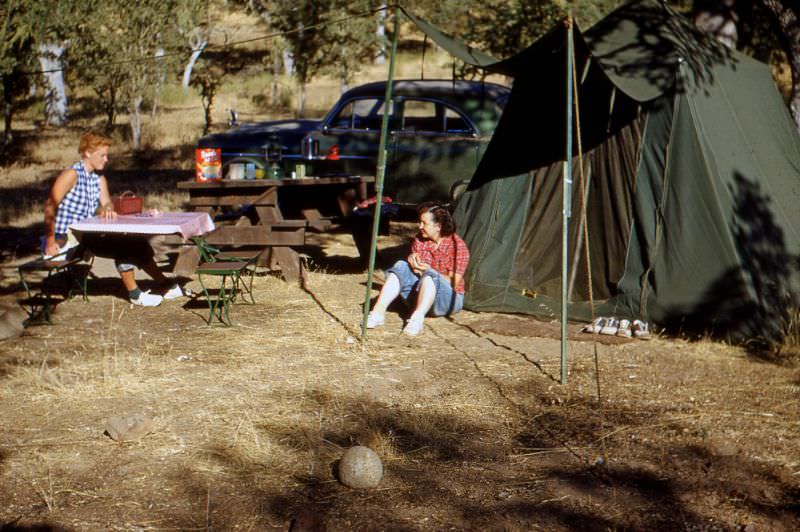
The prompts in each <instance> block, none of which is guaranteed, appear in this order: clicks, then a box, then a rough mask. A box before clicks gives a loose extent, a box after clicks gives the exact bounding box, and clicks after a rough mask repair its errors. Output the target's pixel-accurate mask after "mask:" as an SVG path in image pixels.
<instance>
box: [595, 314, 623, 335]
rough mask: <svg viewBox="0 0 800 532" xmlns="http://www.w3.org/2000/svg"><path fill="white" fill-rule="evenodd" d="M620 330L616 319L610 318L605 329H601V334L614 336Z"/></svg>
mask: <svg viewBox="0 0 800 532" xmlns="http://www.w3.org/2000/svg"><path fill="white" fill-rule="evenodd" d="M618 330H619V321H618V320H617V319H616V318H608V319H607V320H606V323H605V325H603V328H602V329H600V334H608V335H611V336H614V335H615V334H617V331H618Z"/></svg>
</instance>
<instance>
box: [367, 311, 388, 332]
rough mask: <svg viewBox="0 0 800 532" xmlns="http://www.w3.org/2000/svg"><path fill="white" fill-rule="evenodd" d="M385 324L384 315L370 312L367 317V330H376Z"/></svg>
mask: <svg viewBox="0 0 800 532" xmlns="http://www.w3.org/2000/svg"><path fill="white" fill-rule="evenodd" d="M384 323H386V314H378V313H377V312H370V313H369V315H368V316H367V329H377V328H378V327H380V326H382V325H383V324H384Z"/></svg>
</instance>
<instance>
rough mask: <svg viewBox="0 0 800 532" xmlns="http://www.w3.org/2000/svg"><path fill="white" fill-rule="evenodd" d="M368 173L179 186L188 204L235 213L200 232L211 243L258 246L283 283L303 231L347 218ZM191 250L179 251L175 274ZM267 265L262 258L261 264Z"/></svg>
mask: <svg viewBox="0 0 800 532" xmlns="http://www.w3.org/2000/svg"><path fill="white" fill-rule="evenodd" d="M374 181H375V178H374V177H372V176H335V177H310V176H308V177H304V178H301V179H247V180H245V179H223V180H215V181H206V182H197V181H181V182H179V183H178V189H179V190H186V191H188V192H189V208H190V209H192V210H194V211H201V212H207V213H208V214H209V215H211V216H212V217H214V216H215V215H216V214H223V211H225V210H227V211H233V212H238V213H239V214H240V216H238V217H237V219H236V220H235V221H233V223H230V224H227V225H226V224H224V223H218V224H217V228H216V230H214V231H213V232H211V233H209V234H207V235H206V236H205V239H206V242H207V243H208V244H210V245H212V246H223V247H226V246H227V247H248V246H249V247H260V248H263V249H265V250H268V251H269V253H262V259H261V260H262V261H269V263H268V265H269V266H270V268H279V269H280V270H281V275H282V276H283V278H284V279H285V280H287V281H299V280H300V278H301V273H302V268H301V264H300V256H299V255H298V253H297V251H296V250H295V249H293V246H302V245H303V244H305V236H306V230H307V229H309V228H311V229H316V230H320V231H324V230H326V229H327V228H328V227H330V225H331V224H332V222H333V221H335V220H337V219H340V218H343V217H346V216H348V215H349V214H350V213H351V212H352V209H353V207H354V206H355V204H356V203H357V202H358V201H360V200H363V199H365V198H366V195H367V185H368V183H373V182H374ZM198 258H199V257H198V255H197V253H196V251H192V250H191V249H184V250H183V251H182V252H181V254H180V255H179V257H178V260H177V262H176V264H175V272H176V273H182V272H189V271H193V269H194V268H195V267H196V266H197V262H198ZM265 264H266V262H265Z"/></svg>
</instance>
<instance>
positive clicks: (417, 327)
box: [403, 318, 425, 336]
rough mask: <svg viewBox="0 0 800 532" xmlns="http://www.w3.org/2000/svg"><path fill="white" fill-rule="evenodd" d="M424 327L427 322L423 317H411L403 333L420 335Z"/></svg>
mask: <svg viewBox="0 0 800 532" xmlns="http://www.w3.org/2000/svg"><path fill="white" fill-rule="evenodd" d="M424 329H425V323H424V321H423V319H422V318H419V319H417V318H411V319H410V320H408V322H406V326H405V327H403V334H405V335H406V336H419V335H420V334H422V331H423V330H424Z"/></svg>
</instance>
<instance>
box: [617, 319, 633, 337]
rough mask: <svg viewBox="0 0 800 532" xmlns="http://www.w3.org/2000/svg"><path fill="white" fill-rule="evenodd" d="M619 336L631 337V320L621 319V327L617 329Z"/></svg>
mask: <svg viewBox="0 0 800 532" xmlns="http://www.w3.org/2000/svg"><path fill="white" fill-rule="evenodd" d="M617 336H624V337H626V338H630V337H631V322H630V320H619V328H618V329H617Z"/></svg>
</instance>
